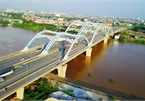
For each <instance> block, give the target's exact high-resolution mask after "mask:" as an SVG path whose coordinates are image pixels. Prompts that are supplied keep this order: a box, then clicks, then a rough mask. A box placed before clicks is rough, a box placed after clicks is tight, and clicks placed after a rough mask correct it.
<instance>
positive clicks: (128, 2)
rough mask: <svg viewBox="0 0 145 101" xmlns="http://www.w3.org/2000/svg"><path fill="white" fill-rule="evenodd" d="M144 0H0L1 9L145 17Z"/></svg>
mask: <svg viewBox="0 0 145 101" xmlns="http://www.w3.org/2000/svg"><path fill="white" fill-rule="evenodd" d="M144 4H145V1H144V0H138V1H136V0H121V1H116V0H89V1H87V0H78V1H73V0H53V1H50V0H31V1H29V0H25V1H23V0H0V9H15V10H33V11H46V12H63V13H67V14H79V15H87V16H115V17H123V18H141V19H145V14H143V13H144V9H145V6H144Z"/></svg>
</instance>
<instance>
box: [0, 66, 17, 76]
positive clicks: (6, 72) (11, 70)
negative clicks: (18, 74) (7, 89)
mask: <svg viewBox="0 0 145 101" xmlns="http://www.w3.org/2000/svg"><path fill="white" fill-rule="evenodd" d="M14 72H15V68H6V69H4V70H2V71H0V78H4V77H6V76H8V75H11V74H13V73H14Z"/></svg>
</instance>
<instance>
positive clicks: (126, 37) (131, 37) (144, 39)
mask: <svg viewBox="0 0 145 101" xmlns="http://www.w3.org/2000/svg"><path fill="white" fill-rule="evenodd" d="M119 34H121V36H120V38H119V41H121V42H132V43H137V44H144V45H145V36H143V35H138V34H132V33H131V32H130V31H129V30H126V31H124V32H120V33H119Z"/></svg>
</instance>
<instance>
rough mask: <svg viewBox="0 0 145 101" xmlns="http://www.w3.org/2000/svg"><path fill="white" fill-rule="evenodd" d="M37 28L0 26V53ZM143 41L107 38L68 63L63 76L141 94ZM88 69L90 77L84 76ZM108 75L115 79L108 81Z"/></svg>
mask: <svg viewBox="0 0 145 101" xmlns="http://www.w3.org/2000/svg"><path fill="white" fill-rule="evenodd" d="M36 34H37V32H33V31H28V30H24V29H19V28H12V27H5V28H2V27H0V56H4V55H8V54H10V53H13V52H16V51H20V50H21V49H23V48H24V47H25V46H26V45H27V43H28V42H29V41H30V39H31V38H32V37H33V36H34V35H36ZM144 50H145V45H139V44H133V43H121V42H118V41H113V40H109V41H108V43H107V44H104V43H103V42H101V43H99V44H97V45H96V46H94V47H93V51H92V56H91V57H86V56H85V55H84V54H81V55H80V56H78V57H77V58H75V59H73V60H72V61H70V62H69V63H68V68H67V72H66V76H67V77H69V78H74V79H76V80H81V81H84V82H88V83H91V84H94V85H98V86H102V87H105V88H110V89H113V90H117V91H121V92H125V93H128V94H134V95H136V96H138V97H143V98H145V52H144ZM88 73H89V74H91V75H92V77H90V76H88ZM108 79H115V80H117V82H116V83H114V84H112V83H110V82H109V81H108Z"/></svg>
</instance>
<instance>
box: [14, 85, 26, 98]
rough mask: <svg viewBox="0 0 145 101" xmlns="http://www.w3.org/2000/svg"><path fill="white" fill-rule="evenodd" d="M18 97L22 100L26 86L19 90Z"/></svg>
mask: <svg viewBox="0 0 145 101" xmlns="http://www.w3.org/2000/svg"><path fill="white" fill-rule="evenodd" d="M16 93H17V98H20V99H21V100H22V99H23V98H24V87H21V88H19V89H18V90H17V91H16Z"/></svg>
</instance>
